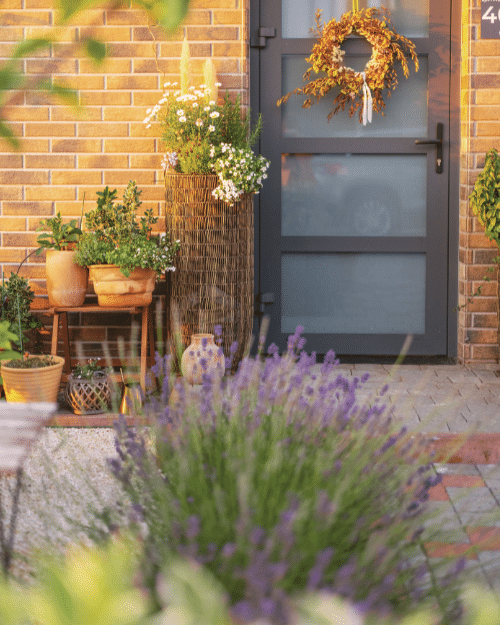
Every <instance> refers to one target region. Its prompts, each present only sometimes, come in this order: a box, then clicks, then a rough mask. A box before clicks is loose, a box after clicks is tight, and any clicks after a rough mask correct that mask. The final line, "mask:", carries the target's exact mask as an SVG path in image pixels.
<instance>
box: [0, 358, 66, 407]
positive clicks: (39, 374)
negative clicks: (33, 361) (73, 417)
mask: <svg viewBox="0 0 500 625" xmlns="http://www.w3.org/2000/svg"><path fill="white" fill-rule="evenodd" d="M52 358H53V359H54V360H55V361H56V364H55V365H50V366H49V367H38V368H33V369H14V368H11V367H6V366H5V364H6V363H7V362H12V361H10V360H6V361H4V362H2V363H1V368H0V371H1V374H2V378H3V388H4V391H5V399H6V400H7V401H8V402H22V403H30V402H57V394H58V392H59V385H60V383H61V376H62V368H63V365H64V358H61V357H60V356H52ZM14 362H15V361H14Z"/></svg>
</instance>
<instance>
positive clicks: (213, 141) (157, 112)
mask: <svg viewBox="0 0 500 625" xmlns="http://www.w3.org/2000/svg"><path fill="white" fill-rule="evenodd" d="M175 86H176V83H173V84H172V83H169V82H168V83H165V92H164V93H163V95H162V97H161V99H160V101H159V102H158V104H156V105H155V106H154V107H153V108H152V109H148V111H147V115H146V118H145V120H144V123H145V124H146V125H147V127H148V128H149V127H150V126H151V124H152V122H153V121H155V120H156V121H158V122H159V124H160V126H161V130H162V140H163V143H164V145H165V151H166V155H165V157H164V159H163V163H162V164H163V168H164V170H165V172H168V171H177V172H180V173H184V174H210V173H216V174H218V176H219V179H220V184H219V186H218V187H217V189H215V191H214V195H215V196H216V197H218V198H220V199H222V200H224V201H225V202H228V203H231V204H232V203H234V202H235V201H238V200H239V199H240V196H241V195H242V194H243V193H252V192H253V193H257V192H258V191H259V190H260V188H261V187H262V181H263V180H264V179H265V178H267V174H266V171H267V169H268V167H269V161H267V160H266V159H265V158H264V157H263V156H260V155H255V154H254V153H253V152H252V150H251V146H252V145H253V144H254V143H255V141H256V140H257V138H258V136H259V134H260V131H261V129H262V118H261V117H260V116H259V118H258V120H257V123H256V125H255V127H254V128H253V129H252V128H251V126H250V113H249V112H248V113H246V114H244V113H243V111H242V108H241V101H240V98H239V96H238V97H237V98H236V100H235V101H234V102H232V101H231V99H230V97H229V94H228V93H226V95H225V97H224V100H223V101H222V103H220V104H219V103H217V102H215V100H211V99H210V98H211V96H210V89H209V88H205V85H202V86H201V87H200V88H199V89H196V88H194V87H190V88H189V91H188V93H186V94H181V92H180V91H178V90H175V91H174V90H172V89H169V87H175ZM229 156H231V160H230V159H229V158H228V157H229ZM236 168H237V174H238V175H236V174H235V169H236Z"/></svg>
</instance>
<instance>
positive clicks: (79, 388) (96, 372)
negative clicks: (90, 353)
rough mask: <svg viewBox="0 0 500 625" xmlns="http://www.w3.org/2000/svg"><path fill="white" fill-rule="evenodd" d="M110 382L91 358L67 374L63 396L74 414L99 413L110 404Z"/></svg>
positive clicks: (96, 360)
mask: <svg viewBox="0 0 500 625" xmlns="http://www.w3.org/2000/svg"><path fill="white" fill-rule="evenodd" d="M112 390H113V388H112V382H111V379H110V378H109V376H108V374H107V373H106V371H105V370H104V369H103V368H102V367H101V366H100V365H99V364H98V359H91V360H89V361H88V363H87V364H85V365H77V366H76V367H75V369H74V371H73V373H72V374H71V375H70V376H69V378H68V382H67V383H66V388H65V390H64V396H65V399H66V401H67V402H68V404H69V405H70V406H71V408H72V410H73V412H74V413H75V414H101V413H103V412H105V411H106V410H107V409H108V408H109V406H110V404H111V396H112Z"/></svg>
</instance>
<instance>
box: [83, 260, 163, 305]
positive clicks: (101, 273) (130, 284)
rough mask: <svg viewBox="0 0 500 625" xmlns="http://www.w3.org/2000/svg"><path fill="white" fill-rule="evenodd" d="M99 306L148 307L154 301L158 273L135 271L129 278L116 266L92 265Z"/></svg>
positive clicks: (91, 274) (91, 276)
mask: <svg viewBox="0 0 500 625" xmlns="http://www.w3.org/2000/svg"><path fill="white" fill-rule="evenodd" d="M89 272H90V274H89V275H90V279H91V280H92V281H93V282H94V290H95V292H96V293H97V301H98V302H99V306H109V307H114V306H116V307H120V306H147V305H148V304H150V303H151V301H152V299H153V291H154V288H155V283H156V273H155V272H154V271H153V270H152V269H139V268H137V269H134V270H133V271H131V272H130V276H129V277H128V278H127V277H126V276H124V275H123V273H122V272H121V271H120V269H119V267H117V266H116V265H90V267H89Z"/></svg>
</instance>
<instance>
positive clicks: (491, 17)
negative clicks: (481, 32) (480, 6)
mask: <svg viewBox="0 0 500 625" xmlns="http://www.w3.org/2000/svg"><path fill="white" fill-rule="evenodd" d="M481 19H483V20H490V22H491V23H492V24H494V23H495V21H496V20H497V19H498V20H500V9H498V17H497V16H496V15H495V14H494V13H493V7H492V6H489V7H488V9H487V10H486V13H484V14H483V16H482V17H481Z"/></svg>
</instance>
